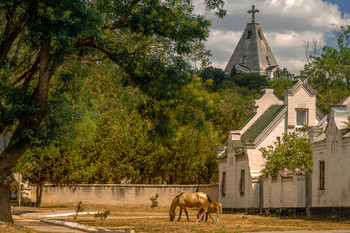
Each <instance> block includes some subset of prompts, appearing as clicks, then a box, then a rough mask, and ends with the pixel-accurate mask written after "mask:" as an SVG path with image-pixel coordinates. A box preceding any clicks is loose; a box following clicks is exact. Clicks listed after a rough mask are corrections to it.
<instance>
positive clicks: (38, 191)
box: [35, 181, 44, 207]
mask: <svg viewBox="0 0 350 233" xmlns="http://www.w3.org/2000/svg"><path fill="white" fill-rule="evenodd" d="M43 189H44V182H43V181H42V182H40V183H39V184H37V185H36V203H35V206H36V207H40V206H41V200H42V197H43Z"/></svg>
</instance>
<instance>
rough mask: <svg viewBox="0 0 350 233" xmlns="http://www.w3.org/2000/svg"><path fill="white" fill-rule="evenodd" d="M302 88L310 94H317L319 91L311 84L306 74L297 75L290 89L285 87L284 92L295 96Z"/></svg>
mask: <svg viewBox="0 0 350 233" xmlns="http://www.w3.org/2000/svg"><path fill="white" fill-rule="evenodd" d="M301 88H304V89H305V91H306V92H307V93H308V94H309V95H310V96H316V94H317V91H316V90H315V89H313V88H312V87H311V86H310V84H309V83H308V82H307V78H306V77H304V76H298V77H295V79H294V81H293V83H292V85H291V86H290V87H289V88H288V89H285V90H284V91H283V93H284V95H291V96H294V95H295V93H297V92H298V91H299V90H300V89H301Z"/></svg>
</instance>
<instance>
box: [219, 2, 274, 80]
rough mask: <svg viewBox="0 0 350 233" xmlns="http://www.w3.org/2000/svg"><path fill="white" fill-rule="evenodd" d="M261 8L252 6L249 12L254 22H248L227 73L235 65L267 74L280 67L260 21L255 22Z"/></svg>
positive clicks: (228, 65) (249, 70)
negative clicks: (256, 14)
mask: <svg viewBox="0 0 350 233" xmlns="http://www.w3.org/2000/svg"><path fill="white" fill-rule="evenodd" d="M257 12H259V10H257V9H255V6H254V5H253V6H252V10H249V11H248V13H251V14H252V22H251V23H248V24H247V26H246V28H245V30H244V32H243V35H242V37H241V39H240V40H239V42H238V44H237V46H236V48H235V50H234V52H233V54H232V56H231V58H230V60H229V62H228V63H227V66H226V68H225V72H226V73H230V72H231V70H232V68H233V67H236V68H237V69H238V70H240V71H242V72H252V73H259V74H267V72H269V71H271V70H274V69H275V68H278V64H277V62H276V59H275V57H274V55H273V53H272V51H271V49H270V46H269V45H268V43H267V40H266V38H265V36H264V33H263V31H262V29H261V27H260V25H259V24H258V23H256V22H255V13H257Z"/></svg>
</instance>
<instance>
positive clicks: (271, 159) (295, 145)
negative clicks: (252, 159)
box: [260, 130, 312, 176]
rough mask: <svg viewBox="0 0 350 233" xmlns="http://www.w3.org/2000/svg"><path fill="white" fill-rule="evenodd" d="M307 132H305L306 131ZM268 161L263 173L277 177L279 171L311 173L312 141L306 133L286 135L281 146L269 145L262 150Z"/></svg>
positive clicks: (276, 144) (276, 143)
mask: <svg viewBox="0 0 350 233" xmlns="http://www.w3.org/2000/svg"><path fill="white" fill-rule="evenodd" d="M304 131H305V130H304ZM260 151H261V153H262V157H263V158H264V159H265V160H266V162H265V168H264V169H263V170H262V173H263V174H265V175H267V174H270V175H272V176H276V175H277V174H278V172H279V171H283V170H288V171H294V170H295V169H300V170H301V171H311V169H312V153H311V145H310V139H309V137H308V135H306V132H292V133H290V134H287V133H286V134H284V135H283V138H282V141H281V143H280V145H278V142H275V143H274V146H272V145H269V146H267V147H266V148H264V147H263V148H261V149H260Z"/></svg>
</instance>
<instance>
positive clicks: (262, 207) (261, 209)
mask: <svg viewBox="0 0 350 233" xmlns="http://www.w3.org/2000/svg"><path fill="white" fill-rule="evenodd" d="M259 183H260V200H259V212H260V213H262V212H263V209H264V179H263V178H262V176H260V178H259Z"/></svg>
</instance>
